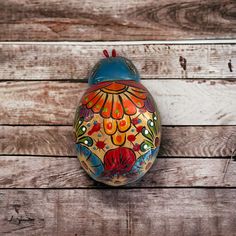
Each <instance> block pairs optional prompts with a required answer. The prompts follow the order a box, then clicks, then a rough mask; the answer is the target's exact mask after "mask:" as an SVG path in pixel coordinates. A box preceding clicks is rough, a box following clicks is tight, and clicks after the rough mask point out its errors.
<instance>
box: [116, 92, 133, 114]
mask: <svg viewBox="0 0 236 236" xmlns="http://www.w3.org/2000/svg"><path fill="white" fill-rule="evenodd" d="M120 97H121V100H122V103H123V107H124V112H125V114H127V115H134V114H135V113H136V111H137V109H136V106H135V105H134V104H133V103H132V102H131V101H130V99H129V98H128V97H127V96H125V95H124V94H122V95H120Z"/></svg>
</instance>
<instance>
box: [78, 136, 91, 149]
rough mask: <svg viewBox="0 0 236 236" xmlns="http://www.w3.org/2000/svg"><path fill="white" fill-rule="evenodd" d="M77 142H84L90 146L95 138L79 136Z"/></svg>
mask: <svg viewBox="0 0 236 236" xmlns="http://www.w3.org/2000/svg"><path fill="white" fill-rule="evenodd" d="M77 143H80V144H84V145H86V146H88V147H91V146H93V140H92V139H91V138H90V137H88V136H85V137H81V138H78V139H77Z"/></svg>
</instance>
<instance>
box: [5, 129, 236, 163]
mask: <svg viewBox="0 0 236 236" xmlns="http://www.w3.org/2000/svg"><path fill="white" fill-rule="evenodd" d="M0 140H1V142H0V155H37V156H58V157H59V156H61V157H63V156H64V157H69V156H70V157H73V156H76V151H75V145H74V142H75V140H74V134H73V128H72V126H0ZM235 149H236V126H204V127H201V126H184V127H181V126H175V127H167V126H164V127H162V140H161V149H160V152H159V156H162V157H212V158H213V157H231V155H232V154H233V152H234V151H235ZM0 160H1V157H0Z"/></svg>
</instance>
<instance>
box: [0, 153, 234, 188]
mask: <svg viewBox="0 0 236 236" xmlns="http://www.w3.org/2000/svg"><path fill="white" fill-rule="evenodd" d="M227 161H228V160H227V159H214V160H213V159H198V158H191V159H188V158H167V159H166V158H159V159H158V161H157V163H156V164H155V165H154V166H153V167H152V168H151V170H150V171H149V172H148V173H147V174H146V176H145V177H144V178H142V179H141V180H140V181H139V182H136V183H134V184H131V185H129V187H131V186H133V187H167V186H169V187H180V186H181V187H183V186H184V187H189V186H204V187H206V186H214V187H227V186H231V187H236V168H235V167H236V162H234V161H230V165H229V167H228V169H227V173H226V174H225V175H224V167H225V165H226V164H227ZM0 167H1V172H0V188H94V187H95V188H98V187H100V188H106V186H105V185H103V184H99V183H97V182H95V181H94V180H92V179H90V178H89V177H88V175H87V174H86V172H85V171H84V170H83V169H82V168H81V167H80V163H79V161H78V160H77V158H64V157H63V158H60V157H57V158H53V157H36V156H34V157H31V156H1V157H0Z"/></svg>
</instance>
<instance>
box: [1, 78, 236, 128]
mask: <svg viewBox="0 0 236 236" xmlns="http://www.w3.org/2000/svg"><path fill="white" fill-rule="evenodd" d="M143 84H144V85H145V86H146V87H147V88H148V89H149V91H150V92H151V94H152V95H153V97H154V99H155V100H156V102H157V105H158V108H159V110H160V113H161V118H162V124H163V125H235V124H236V119H235V117H236V109H235V108H236V93H235V91H236V81H224V80H209V81H202V80H197V81H193V80H156V81H155V80H145V81H143ZM87 87H88V86H87V84H83V83H75V82H58V81H54V82H52V81H51V82H49V81H43V82H38V81H37V82H35V81H34V82H32V81H31V82H27V84H26V83H25V82H22V81H21V82H1V83H0V94H1V96H0V109H1V116H0V124H1V125H3V124H37V125H39V124H44V125H46V124H63V125H71V124H72V123H73V122H72V121H73V119H74V114H75V110H76V107H77V106H78V104H79V101H80V98H81V96H82V95H83V93H84V92H85V90H86V89H87Z"/></svg>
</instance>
